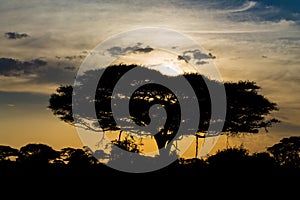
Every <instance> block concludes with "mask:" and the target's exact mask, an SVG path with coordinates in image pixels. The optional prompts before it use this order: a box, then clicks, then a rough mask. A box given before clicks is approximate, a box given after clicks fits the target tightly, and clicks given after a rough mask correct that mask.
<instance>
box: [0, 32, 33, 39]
mask: <svg viewBox="0 0 300 200" xmlns="http://www.w3.org/2000/svg"><path fill="white" fill-rule="evenodd" d="M4 35H5V37H6V38H7V39H12V40H16V39H22V38H27V37H29V35H28V34H27V33H17V32H6V33H4Z"/></svg>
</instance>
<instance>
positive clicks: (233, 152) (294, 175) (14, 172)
mask: <svg viewBox="0 0 300 200" xmlns="http://www.w3.org/2000/svg"><path fill="white" fill-rule="evenodd" d="M0 178H1V179H2V180H4V179H5V178H10V179H17V180H30V179H31V180H32V179H39V180H43V179H45V180H50V179H52V180H79V179H87V180H99V181H100V182H101V181H114V180H115V181H120V180H123V181H125V180H127V181H129V180H130V179H131V180H132V179H135V178H137V179H140V178H146V179H148V180H149V179H157V180H164V179H169V178H175V179H181V178H184V179H190V180H196V181H197V180H198V181H199V182H201V181H209V180H210V181H212V180H213V179H215V178H224V179H223V180H226V179H231V180H233V179H235V180H236V181H237V182H238V181H244V180H251V179H253V180H256V181H267V180H271V179H272V180H274V181H279V180H280V181H291V180H295V181H297V182H298V181H299V178H300V137H290V138H284V139H282V140H281V141H280V142H279V143H278V144H275V145H273V146H272V147H268V148H267V150H266V152H259V153H249V151H248V150H247V149H246V148H244V147H243V146H240V147H229V148H226V149H223V150H219V151H218V152H217V153H215V154H214V155H209V156H207V157H206V158H205V159H200V158H193V159H183V158H179V159H178V160H177V161H175V162H174V163H172V164H171V165H169V166H167V167H165V168H162V169H160V170H157V171H154V172H148V173H126V172H121V171H117V170H114V169H112V168H110V167H108V166H107V165H106V164H103V163H100V162H99V161H98V160H97V159H95V158H94V157H93V156H92V155H91V154H90V153H89V152H88V151H87V150H85V149H84V148H82V149H75V148H63V149H61V150H54V149H53V148H51V147H50V146H48V145H45V144H27V145H25V146H23V147H21V148H20V149H15V148H12V147H9V146H0ZM125 182H126V181H125Z"/></svg>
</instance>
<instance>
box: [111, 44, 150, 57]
mask: <svg viewBox="0 0 300 200" xmlns="http://www.w3.org/2000/svg"><path fill="white" fill-rule="evenodd" d="M153 50H154V49H153V48H151V47H149V46H146V47H142V43H137V44H136V45H134V46H129V47H125V48H123V47H120V46H114V47H112V48H110V49H107V51H108V52H109V54H110V55H112V56H114V57H118V56H121V55H124V54H126V53H149V52H151V51H153Z"/></svg>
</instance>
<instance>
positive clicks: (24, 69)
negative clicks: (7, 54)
mask: <svg viewBox="0 0 300 200" xmlns="http://www.w3.org/2000/svg"><path fill="white" fill-rule="evenodd" d="M46 64H47V62H46V61H44V60H41V59H34V60H30V61H19V60H17V59H13V58H0V75H3V76H21V75H31V74H34V72H35V71H36V69H38V68H40V67H41V66H45V65H46Z"/></svg>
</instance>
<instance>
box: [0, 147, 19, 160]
mask: <svg viewBox="0 0 300 200" xmlns="http://www.w3.org/2000/svg"><path fill="white" fill-rule="evenodd" d="M18 156H19V150H18V149H15V148H12V147H10V146H6V145H0V161H8V160H11V159H12V157H14V158H17V157H18Z"/></svg>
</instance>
